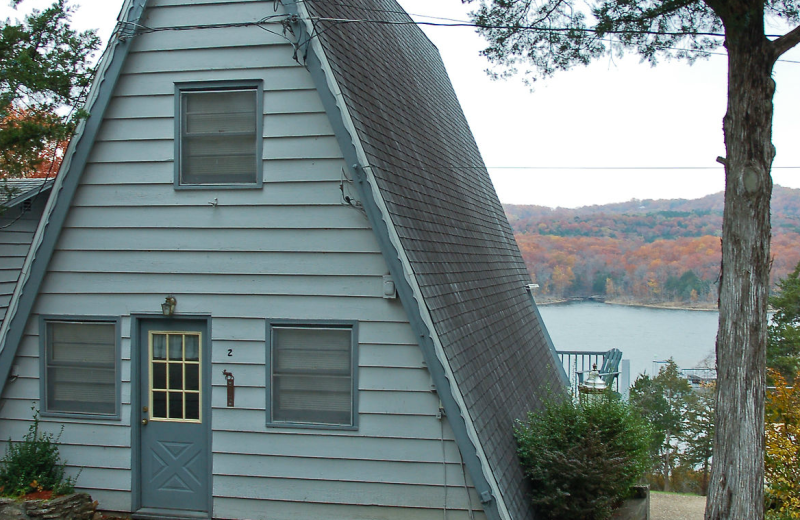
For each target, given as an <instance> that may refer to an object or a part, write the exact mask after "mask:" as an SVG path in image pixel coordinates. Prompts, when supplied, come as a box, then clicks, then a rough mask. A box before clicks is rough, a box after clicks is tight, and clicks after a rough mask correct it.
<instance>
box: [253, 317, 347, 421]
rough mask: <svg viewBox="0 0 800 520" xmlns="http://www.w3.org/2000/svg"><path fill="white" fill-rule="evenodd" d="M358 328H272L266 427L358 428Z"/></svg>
mask: <svg viewBox="0 0 800 520" xmlns="http://www.w3.org/2000/svg"><path fill="white" fill-rule="evenodd" d="M354 329H355V325H354V324H346V325H291V324H271V325H270V331H269V338H270V352H269V356H270V361H269V363H268V365H269V366H268V371H269V374H268V376H269V385H268V393H269V396H268V406H269V411H268V423H269V424H271V425H273V426H284V425H294V426H303V425H305V426H317V427H345V428H348V427H349V428H355V427H356V419H357V415H358V411H357V406H356V402H357V395H356V391H357V388H358V385H357V382H356V364H357V355H356V346H355V337H356V333H355V330H354Z"/></svg>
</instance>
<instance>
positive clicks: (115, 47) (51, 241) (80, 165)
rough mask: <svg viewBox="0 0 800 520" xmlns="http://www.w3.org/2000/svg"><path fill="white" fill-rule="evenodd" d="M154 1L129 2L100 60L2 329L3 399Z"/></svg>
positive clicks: (0, 390)
mask: <svg viewBox="0 0 800 520" xmlns="http://www.w3.org/2000/svg"><path fill="white" fill-rule="evenodd" d="M148 1H149V0H125V3H124V4H123V6H122V9H121V11H120V15H119V17H118V24H117V30H116V31H115V32H114V34H113V35H112V37H111V40H110V41H109V44H108V46H107V48H106V52H105V53H104V54H103V56H102V58H101V59H100V63H99V65H98V71H97V75H96V77H95V80H94V83H93V86H92V90H91V91H90V93H89V96H88V99H87V102H86V107H87V108H88V111H89V116H88V117H87V118H86V119H84V120H83V121H82V122H81V124H80V125H79V126H78V129H77V130H76V132H75V135H74V136H73V138H72V141H71V143H70V146H69V148H68V149H67V153H66V154H65V157H64V162H63V163H62V165H61V168H60V170H59V174H58V175H57V176H56V179H55V181H54V183H53V186H52V189H53V193H52V194H51V196H50V198H49V200H48V202H47V206H46V207H45V210H44V214H43V216H42V218H41V220H40V221H39V226H38V228H37V230H36V234H35V235H34V238H33V243H32V244H31V248H30V250H29V251H28V255H27V257H26V258H25V263H24V264H23V266H22V271H21V272H20V277H19V281H18V282H17V285H16V287H15V289H14V294H13V295H12V297H11V301H10V302H9V306H8V313H7V315H6V319H5V320H4V321H3V325H2V328H0V395H2V393H3V390H4V389H5V384H6V382H7V381H8V376H9V374H10V373H11V366H12V364H13V362H14V357H15V356H16V353H17V349H18V347H19V344H20V341H21V340H22V337H23V335H24V333H25V326H26V324H27V322H28V317H29V316H30V313H31V310H32V309H33V305H34V303H35V302H36V297H37V295H38V293H39V288H40V287H41V284H42V281H43V280H44V275H45V273H46V272H47V266H48V264H49V263H50V258H51V257H52V255H53V250H54V249H55V245H56V241H57V240H58V236H59V234H60V233H61V228H62V227H63V224H64V220H65V218H66V216H67V213H68V210H69V207H70V205H71V204H72V199H73V197H74V196H75V191H76V190H77V187H78V184H79V182H80V178H81V175H82V174H83V171H84V168H85V167H86V163H87V161H88V158H89V154H90V153H91V150H92V147H93V145H94V140H95V138H96V137H97V133H98V132H99V130H100V126H101V124H102V122H103V117H104V116H105V113H106V109H107V108H108V105H109V103H110V101H111V97H112V95H113V92H114V87H115V86H116V84H117V81H118V80H119V76H120V73H121V71H122V67H123V65H124V63H125V59H126V57H127V56H128V52H129V51H130V48H131V45H132V42H133V36H134V33H135V29H136V27H137V26H138V24H139V22H140V21H141V17H142V15H143V13H144V9H145V7H146V5H147V3H148Z"/></svg>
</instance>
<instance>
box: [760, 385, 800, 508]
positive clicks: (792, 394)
mask: <svg viewBox="0 0 800 520" xmlns="http://www.w3.org/2000/svg"><path fill="white" fill-rule="evenodd" d="M769 375H770V378H771V379H772V380H773V381H774V382H775V389H774V390H772V391H770V392H768V393H767V406H766V438H765V441H766V450H767V452H766V458H765V476H766V480H767V488H766V498H767V515H766V518H768V519H775V520H784V519H800V387H798V386H797V383H795V385H794V387H789V386H787V384H786V380H785V379H784V378H783V376H781V374H780V373H779V372H777V371H774V370H770V374H769ZM798 376H800V374H798ZM798 380H800V379H798V377H795V381H798Z"/></svg>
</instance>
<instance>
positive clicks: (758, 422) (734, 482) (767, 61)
mask: <svg viewBox="0 0 800 520" xmlns="http://www.w3.org/2000/svg"><path fill="white" fill-rule="evenodd" d="M745 3H747V2H738V3H736V4H737V5H738V6H739V7H741V5H742V4H745ZM751 4H756V5H755V6H754V7H753V8H751V9H748V10H746V11H744V10H743V12H742V11H740V12H733V13H728V14H729V15H728V16H727V17H726V16H722V18H723V22H724V23H725V31H726V38H727V39H726V47H727V48H728V111H727V114H726V115H725V119H724V124H723V126H724V132H725V146H726V150H727V158H726V160H725V211H724V216H723V224H722V277H721V283H720V297H719V300H720V301H719V309H720V313H719V332H718V335H717V347H716V350H717V374H718V375H717V391H716V397H717V404H716V428H715V435H714V463H713V465H712V469H711V478H710V482H709V494H708V501H707V506H706V520H723V519H724V520H734V519H748V520H761V519H763V518H764V394H765V365H766V343H767V297H768V291H769V270H770V197H771V195H772V178H771V177H770V169H771V167H772V160H773V158H774V157H775V149H774V147H773V145H772V114H773V106H772V98H773V94H774V92H775V83H774V81H773V80H772V66H773V64H774V62H775V51H774V49H773V48H772V46H771V44H770V42H769V41H768V40H767V38H766V37H765V36H764V19H763V4H759V2H751ZM732 11H733V9H732Z"/></svg>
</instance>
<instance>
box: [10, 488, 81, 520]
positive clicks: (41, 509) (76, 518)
mask: <svg viewBox="0 0 800 520" xmlns="http://www.w3.org/2000/svg"><path fill="white" fill-rule="evenodd" d="M96 507H97V503H96V502H92V498H91V497H90V496H89V495H87V494H86V493H74V494H72V495H65V496H63V497H58V498H54V499H52V500H28V501H24V502H23V501H19V500H14V499H13V498H0V520H92V517H93V516H94V512H95V508H96Z"/></svg>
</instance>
